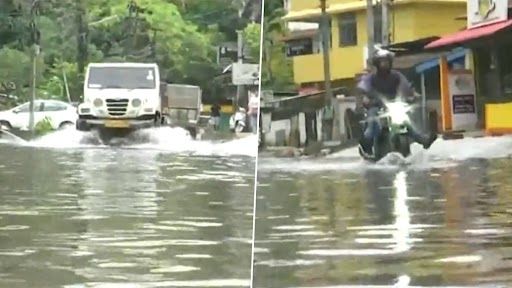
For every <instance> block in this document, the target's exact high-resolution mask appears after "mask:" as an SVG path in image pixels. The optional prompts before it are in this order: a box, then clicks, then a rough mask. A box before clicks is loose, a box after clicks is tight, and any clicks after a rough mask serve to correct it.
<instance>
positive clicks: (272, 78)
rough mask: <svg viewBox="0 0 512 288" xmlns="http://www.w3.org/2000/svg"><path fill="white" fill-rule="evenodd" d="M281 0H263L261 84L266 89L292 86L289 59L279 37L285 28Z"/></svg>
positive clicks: (280, 88) (290, 87)
mask: <svg viewBox="0 0 512 288" xmlns="http://www.w3.org/2000/svg"><path fill="white" fill-rule="evenodd" d="M283 7H284V4H283V1H282V0H267V1H265V17H264V18H265V19H264V25H263V27H264V31H263V47H262V48H263V57H262V76H261V78H262V86H263V87H264V88H266V89H273V90H288V89H293V88H294V83H293V69H292V62H291V59H288V58H286V55H285V53H284V51H285V45H284V43H283V42H282V40H281V38H282V36H283V35H285V34H286V32H287V30H286V27H285V23H284V21H283V20H282V17H283V16H284V15H285V11H284V9H283Z"/></svg>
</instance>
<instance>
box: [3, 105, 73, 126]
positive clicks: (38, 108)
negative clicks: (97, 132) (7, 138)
mask: <svg viewBox="0 0 512 288" xmlns="http://www.w3.org/2000/svg"><path fill="white" fill-rule="evenodd" d="M44 118H48V119H50V122H51V124H52V127H53V129H60V128H64V127H65V126H67V125H70V126H74V125H75V123H76V120H77V119H78V114H77V111H76V107H74V106H73V105H71V104H68V103H66V102H62V101H57V100H36V101H35V102H34V125H35V124H37V123H38V122H39V121H41V120H43V119H44ZM29 119H30V103H29V102H27V103H25V104H22V105H20V106H18V107H15V108H12V109H10V110H6V111H1V112H0V126H1V127H2V128H4V129H12V128H14V129H19V130H28V126H29Z"/></svg>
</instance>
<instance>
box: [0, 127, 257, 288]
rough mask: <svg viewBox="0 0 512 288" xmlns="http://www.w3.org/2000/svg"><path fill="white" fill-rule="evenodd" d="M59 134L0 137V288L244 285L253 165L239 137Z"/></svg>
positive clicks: (247, 279)
mask: <svg viewBox="0 0 512 288" xmlns="http://www.w3.org/2000/svg"><path fill="white" fill-rule="evenodd" d="M59 133H60V132H59ZM69 133H74V132H69ZM60 136H62V135H60ZM52 137H53V138H52ZM58 139H60V138H59V137H55V136H51V137H47V138H46V139H42V140H40V141H38V142H37V143H34V145H13V144H12V143H10V144H5V143H4V144H0V183H1V185H0V287H73V288H75V287H76V288H78V287H249V284H250V272H251V271H250V265H251V238H252V212H253V181H254V165H255V160H254V158H253V157H250V156H247V155H237V153H236V152H233V148H231V146H232V145H235V144H236V143H222V144H212V143H209V144H208V143H196V146H197V147H195V148H194V149H196V148H197V149H199V148H201V149H202V150H201V149H199V150H201V151H199V150H197V151H196V153H193V152H192V151H188V152H186V153H185V152H183V151H185V149H181V150H183V151H182V152H180V153H174V152H169V147H168V146H172V142H166V143H165V145H160V146H162V147H160V148H159V149H157V148H158V147H154V146H151V145H149V146H148V147H144V146H137V147H124V148H123V147H121V148H119V147H117V148H111V147H89V146H87V147H80V146H79V145H76V147H75V146H73V147H71V146H70V147H68V148H66V145H68V144H70V143H69V142H70V141H69V139H68V140H66V139H65V137H64V138H63V139H61V140H60V141H58ZM178 140H179V139H178ZM187 141H188V140H187ZM71 142H72V141H71ZM35 144H37V145H35ZM50 144H51V145H50ZM189 144H192V142H190V143H189ZM219 145H220V146H219ZM48 146H55V147H58V148H55V147H53V148H52V147H48ZM68 146H69V145H68ZM182 146H186V145H185V144H183V145H182ZM189 146H190V145H189ZM235 146H236V145H235ZM245 148H246V150H250V149H251V147H245ZM254 148H255V149H256V143H255V145H254ZM189 150H190V149H189ZM239 150H240V149H239ZM217 152H222V153H220V154H223V155H216V154H217ZM229 154H232V155H230V156H226V155H229ZM246 154H250V153H246Z"/></svg>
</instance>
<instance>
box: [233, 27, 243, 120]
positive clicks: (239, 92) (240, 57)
mask: <svg viewBox="0 0 512 288" xmlns="http://www.w3.org/2000/svg"><path fill="white" fill-rule="evenodd" d="M236 33H237V36H238V37H237V39H238V41H237V42H238V44H237V51H238V52H237V55H238V57H237V58H238V60H237V63H238V64H240V65H241V64H242V63H243V62H244V61H243V60H244V34H243V31H240V30H239V31H236ZM232 71H234V69H232ZM242 90H243V86H242V85H237V86H236V99H235V103H234V108H235V111H236V109H237V108H238V107H239V105H240V98H241V97H242Z"/></svg>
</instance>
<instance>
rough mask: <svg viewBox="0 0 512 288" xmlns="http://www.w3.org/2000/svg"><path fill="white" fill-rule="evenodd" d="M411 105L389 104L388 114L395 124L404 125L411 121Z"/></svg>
mask: <svg viewBox="0 0 512 288" xmlns="http://www.w3.org/2000/svg"><path fill="white" fill-rule="evenodd" d="M409 109H410V107H409V105H407V104H405V103H401V102H397V103H389V104H388V105H387V110H388V114H389V116H390V117H391V121H392V122H393V123H397V124H398V123H400V124H401V123H404V122H406V121H408V120H409V115H407V112H409Z"/></svg>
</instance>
